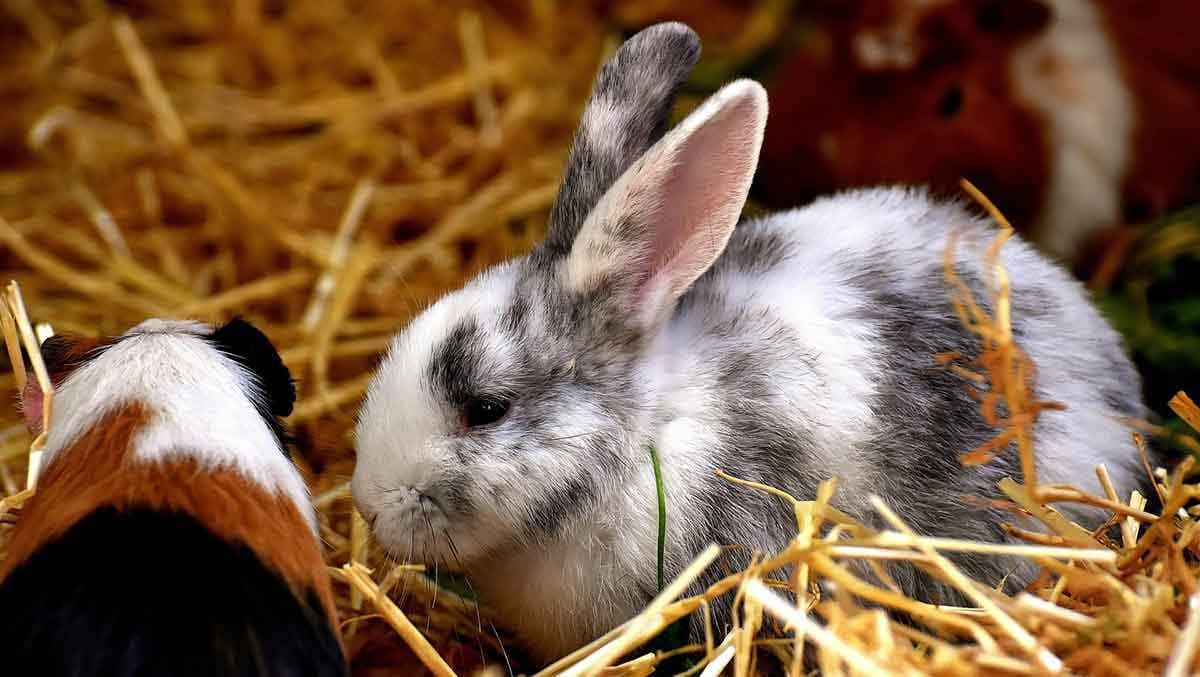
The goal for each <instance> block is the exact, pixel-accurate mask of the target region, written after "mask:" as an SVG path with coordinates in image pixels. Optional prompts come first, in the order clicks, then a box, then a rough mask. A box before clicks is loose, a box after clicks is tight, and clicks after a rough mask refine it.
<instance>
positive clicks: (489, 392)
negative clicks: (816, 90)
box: [353, 24, 1145, 659]
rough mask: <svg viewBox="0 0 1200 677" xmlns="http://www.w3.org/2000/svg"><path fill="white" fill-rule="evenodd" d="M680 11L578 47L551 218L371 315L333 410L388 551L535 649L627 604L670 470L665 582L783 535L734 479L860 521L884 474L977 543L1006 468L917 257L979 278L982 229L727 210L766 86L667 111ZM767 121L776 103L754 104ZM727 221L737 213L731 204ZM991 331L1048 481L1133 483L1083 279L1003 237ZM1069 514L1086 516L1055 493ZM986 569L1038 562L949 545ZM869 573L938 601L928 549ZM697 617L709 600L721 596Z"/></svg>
mask: <svg viewBox="0 0 1200 677" xmlns="http://www.w3.org/2000/svg"><path fill="white" fill-rule="evenodd" d="M698 53H699V41H698V39H697V38H696V36H695V34H694V33H693V32H692V31H691V30H690V29H688V28H687V27H686V26H683V25H681V24H660V25H656V26H653V27H650V28H647V29H646V30H644V31H642V32H641V33H639V34H637V35H636V36H635V37H633V38H632V39H630V40H629V41H628V42H626V43H625V44H624V45H623V46H622V47H621V48H620V49H619V50H618V51H617V52H616V54H615V55H614V56H613V58H612V59H611V60H610V61H609V62H608V63H607V64H606V65H605V66H604V68H603V69H602V71H601V72H600V74H599V76H598V78H597V80H596V83H595V86H594V89H593V91H592V95H591V98H590V100H589V103H588V106H587V108H586V110H585V111H584V113H583V118H582V121H581V123H580V127H579V130H578V133H577V136H576V138H575V143H574V147H573V149H572V152H571V154H570V157H569V160H568V165H567V169H566V175H565V178H564V181H563V185H562V188H561V190H560V192H559V195H558V199H557V202H556V204H555V205H554V209H553V211H552V214H551V218H550V225H549V232H548V234H547V236H546V239H545V241H544V242H542V243H541V244H540V245H539V246H538V247H536V248H535V250H534V251H533V252H532V253H530V254H529V255H528V256H525V257H523V258H519V259H516V260H513V261H509V262H507V263H504V264H502V265H499V266H496V267H494V268H492V269H490V270H488V271H486V272H484V273H483V274H481V275H480V276H479V277H478V278H476V279H475V280H473V281H472V282H471V283H469V284H468V285H467V286H466V287H465V288H463V289H461V290H459V291H456V292H454V293H451V294H448V295H447V296H445V297H444V298H442V299H441V300H439V301H438V302H436V303H435V304H433V305H432V306H431V307H430V308H428V309H427V310H425V311H424V312H423V313H422V314H420V315H419V316H418V317H416V318H415V319H414V320H413V321H412V323H411V324H410V325H409V326H408V327H407V328H405V329H404V330H403V331H402V332H401V333H400V334H399V335H398V336H397V337H396V339H395V341H394V343H393V344H392V346H391V348H390V350H389V351H388V354H387V356H386V358H385V360H384V362H383V364H382V366H381V367H380V369H379V372H378V375H377V376H376V378H375V380H374V381H373V383H372V384H371V386H370V388H369V393H368V397H367V399H366V402H365V404H364V407H363V409H362V411H361V413H360V416H359V422H358V428H357V439H358V442H357V445H358V467H357V469H356V471H355V475H354V481H353V492H354V496H355V499H356V501H357V504H358V506H359V508H360V510H361V511H362V513H363V514H364V515H365V516H366V517H367V519H368V520H369V521H370V523H371V524H372V525H373V529H374V534H375V536H376V537H377V539H378V540H379V542H380V543H381V544H382V545H383V546H384V547H386V548H387V549H388V550H389V551H390V552H391V553H392V554H393V555H394V556H396V557H398V558H405V559H412V560H419V561H425V562H428V563H441V565H442V566H443V567H456V568H459V567H460V568H462V569H463V570H465V572H466V573H467V575H468V576H469V578H470V580H471V581H472V583H473V584H474V586H475V588H476V590H477V591H478V592H479V594H480V597H481V598H482V599H483V600H484V601H485V602H486V603H487V604H489V605H491V606H492V607H494V608H496V609H497V610H498V611H499V612H501V618H503V619H505V620H506V621H507V622H508V623H509V624H510V625H511V626H512V627H511V629H512V630H513V631H515V633H516V634H517V635H518V637H519V638H520V639H521V640H522V641H523V642H525V643H526V644H527V645H528V648H530V649H531V650H532V651H533V652H534V654H535V655H537V656H538V657H540V658H543V659H551V658H554V657H557V656H558V655H561V654H563V653H565V652H567V651H568V650H571V649H573V648H575V647H578V646H579V645H581V644H583V643H585V642H587V641H588V640H590V639H592V638H594V637H596V636H598V635H600V634H602V633H603V632H605V631H606V630H608V629H610V628H611V627H613V626H615V625H617V624H619V623H621V622H622V621H624V620H626V619H627V618H629V617H631V616H633V615H634V614H636V613H637V612H638V611H639V610H640V609H641V608H642V607H643V606H644V604H645V603H646V602H647V601H648V600H649V599H650V598H651V597H652V596H653V595H654V594H655V592H656V546H657V503H656V493H655V482H654V474H653V469H652V464H651V457H650V453H649V451H648V449H649V447H650V446H651V445H653V447H654V448H655V449H656V450H657V453H658V454H659V456H660V458H661V465H662V472H663V476H664V484H665V488H666V499H667V515H668V522H669V526H668V534H667V539H666V549H667V550H666V566H667V575H668V577H670V576H672V575H673V574H675V573H677V572H678V571H679V570H680V569H681V568H682V567H683V566H685V565H686V564H687V563H688V562H690V561H691V560H692V558H693V557H694V556H695V555H696V554H697V553H698V552H699V551H700V550H701V549H703V548H704V547H705V546H706V545H707V544H708V543H710V542H712V543H718V544H723V545H733V544H736V545H738V546H743V547H740V548H734V549H730V550H729V551H728V553H727V554H726V557H727V558H729V561H728V562H727V564H728V565H729V566H727V567H713V570H712V571H711V572H710V574H708V576H707V577H706V578H705V579H703V580H702V581H700V582H699V583H698V584H697V585H704V584H707V583H711V582H712V581H714V580H716V578H717V577H719V576H720V575H721V573H722V571H721V569H722V568H724V569H726V570H729V569H730V568H732V567H737V566H740V565H741V564H744V563H745V562H746V561H747V560H748V559H749V557H750V554H751V553H752V552H753V551H754V550H760V551H765V552H767V553H771V552H776V551H779V550H781V549H782V548H784V547H785V546H786V545H787V543H788V542H789V540H790V539H791V538H792V537H793V536H794V535H795V525H794V520H793V516H792V512H791V510H790V508H789V507H788V506H786V505H784V504H783V503H782V502H781V501H780V500H779V499H778V498H774V497H771V496H769V495H767V494H765V493H761V492H757V491H754V490H750V489H746V488H743V487H740V486H736V485H734V484H731V483H729V482H727V481H725V480H723V479H720V478H718V477H717V476H716V475H715V474H714V471H716V470H718V469H721V470H724V471H726V472H728V473H730V474H732V475H734V476H737V477H740V478H744V479H747V480H753V481H756V482H762V483H765V484H768V485H772V486H775V487H778V488H781V489H784V490H786V491H788V492H790V493H791V494H793V495H794V496H796V497H798V498H801V499H812V498H813V497H814V493H815V489H816V487H817V484H818V483H819V482H821V481H822V480H825V479H827V478H830V477H834V476H836V477H837V478H839V480H840V485H839V486H840V488H839V490H838V492H837V496H836V504H837V505H838V506H839V507H840V508H841V509H842V510H844V511H846V512H848V513H850V514H852V515H854V516H856V517H857V518H859V519H862V520H864V521H866V522H868V523H870V524H875V525H881V524H880V522H879V521H878V518H877V517H876V516H875V515H874V513H873V511H872V510H871V508H870V505H869V503H868V500H867V499H868V497H869V496H870V495H872V494H876V495H879V496H880V497H882V498H883V500H884V501H885V502H887V503H888V504H889V505H890V506H892V507H893V508H894V509H895V510H896V511H898V512H899V513H900V514H901V515H902V516H903V517H904V518H905V519H906V520H907V521H908V522H909V523H910V524H911V525H914V527H915V528H918V529H920V530H922V531H924V532H927V533H929V534H934V535H940V536H950V537H961V538H969V539H987V540H1002V539H1003V535H1002V534H1001V532H1000V529H999V527H998V524H999V522H1000V521H1002V520H1012V519H1013V516H1012V514H1011V513H1008V512H1005V511H1003V510H1001V509H999V508H995V507H989V506H990V505H992V504H989V503H988V502H986V501H979V500H975V501H972V500H970V499H969V498H967V497H985V498H992V497H996V496H998V495H999V494H998V491H997V489H996V482H997V481H998V480H999V479H1000V478H1002V477H1005V476H1012V477H1014V478H1017V479H1020V469H1019V462H1018V460H1017V459H1016V455H1015V454H1014V453H1011V452H1009V453H1006V454H1003V455H1001V456H1000V457H999V458H998V459H997V460H995V461H993V462H992V463H989V464H987V465H982V466H972V467H967V466H964V465H962V464H961V463H960V461H959V456H960V455H961V454H962V453H964V452H966V451H969V450H971V449H973V448H975V447H976V446H978V445H980V444H982V443H983V442H985V441H986V440H988V439H990V438H991V437H992V436H993V435H995V434H996V433H997V431H996V430H994V429H992V428H990V427H989V426H988V425H987V424H986V423H985V422H984V421H983V420H982V418H981V415H980V413H979V402H978V400H977V399H975V398H973V397H972V395H971V393H970V392H969V391H970V388H968V387H967V384H966V383H965V382H964V381H963V380H962V379H961V378H959V377H957V376H955V375H953V374H951V373H949V372H948V371H947V370H946V369H945V368H944V367H942V366H939V365H938V364H937V363H936V362H935V355H936V354H938V353H944V352H948V351H957V352H959V353H961V354H963V355H965V356H974V355H977V354H978V353H979V350H980V346H979V342H978V340H977V339H976V338H975V337H974V335H972V334H971V333H970V332H968V331H967V330H966V329H964V328H963V327H962V326H961V324H960V323H959V321H958V319H957V318H956V316H955V314H954V311H953V308H952V306H951V302H950V290H949V288H948V286H947V284H946V283H945V280H944V277H943V268H942V261H943V255H944V252H945V249H946V246H947V236H948V234H949V233H950V232H951V231H952V230H954V229H958V230H959V231H960V233H961V237H960V243H959V247H958V250H959V251H958V254H957V265H958V270H959V273H960V275H961V276H962V277H963V279H964V280H966V281H967V282H968V283H969V284H970V285H971V286H972V287H973V288H975V289H977V290H983V289H984V280H985V279H986V275H987V273H986V272H985V264H984V260H983V252H984V249H985V248H986V246H987V245H988V244H989V243H990V242H991V240H992V238H993V237H994V236H995V234H996V233H995V231H994V229H993V228H992V226H991V225H990V224H989V223H988V222H986V221H985V220H984V219H982V218H981V217H979V216H977V215H975V214H973V213H971V212H969V211H968V210H967V209H965V208H964V207H963V206H961V205H959V204H954V203H943V202H937V201H934V200H932V199H931V198H930V197H928V196H927V195H926V194H925V193H923V192H921V191H917V190H911V189H902V188H887V189H877V190H860V191H854V192H848V193H843V194H840V195H835V196H833V197H829V198H825V199H821V200H818V201H816V202H815V203H813V204H811V205H809V206H807V207H804V208H802V209H798V210H795V211H790V212H784V213H781V214H776V215H774V216H770V217H767V218H763V219H756V220H751V221H747V222H744V223H742V224H741V225H737V223H738V219H739V215H740V212H741V210H742V208H743V205H744V202H745V200H746V195H747V191H748V190H749V187H750V184H751V179H752V177H753V174H754V169H755V165H756V162H757V159H758V152H759V145H760V142H761V140H762V134H763V127H764V125H765V123H766V119H767V100H766V94H765V93H764V91H763V89H762V88H761V87H760V86H759V85H758V84H756V83H754V82H751V81H747V80H740V81H736V82H733V83H732V84H729V85H727V86H726V87H724V88H723V89H721V90H720V91H719V92H717V93H716V94H714V95H713V96H712V97H711V98H709V99H708V100H707V101H705V102H704V103H703V104H702V105H701V106H699V108H698V109H696V110H695V112H693V113H692V114H691V115H689V116H688V117H687V118H686V119H685V120H684V121H683V122H681V123H680V124H679V125H678V126H677V127H675V128H674V129H672V130H670V131H669V132H666V133H665V134H664V131H665V127H666V118H667V115H668V111H669V108H670V105H671V102H672V98H673V96H674V92H675V90H676V88H677V87H678V86H679V84H680V83H681V82H682V81H683V80H684V79H685V78H686V77H687V75H688V73H689V71H690V70H691V68H692V66H693V65H694V63H695V61H696V59H697V56H698ZM775 123H776V124H787V121H786V120H777V121H776V122H775ZM735 226H736V227H735ZM1002 259H1003V263H1004V264H1005V265H1006V266H1007V268H1008V270H1009V272H1010V274H1011V277H1012V280H1013V283H1012V284H1013V290H1012V300H1013V320H1012V321H1013V331H1014V334H1015V336H1016V337H1017V340H1018V341H1019V343H1020V345H1021V346H1022V347H1023V348H1024V349H1025V350H1026V351H1027V352H1028V354H1029V355H1030V356H1031V357H1032V358H1033V359H1034V360H1035V361H1036V363H1037V366H1038V369H1039V371H1038V374H1037V395H1038V397H1039V398H1040V399H1043V400H1051V401H1055V402H1059V403H1062V404H1064V405H1066V407H1067V408H1066V410H1065V411H1050V412H1047V413H1044V414H1043V415H1042V417H1041V419H1040V421H1039V423H1038V426H1037V429H1036V441H1037V448H1038V459H1039V472H1040V473H1041V478H1042V479H1043V480H1044V481H1050V482H1072V483H1075V484H1077V485H1080V486H1082V487H1084V488H1088V489H1093V490H1096V491H1099V489H1098V487H1096V481H1095V478H1094V473H1093V468H1094V466H1095V465H1096V464H1098V463H1101V462H1103V463H1106V464H1107V465H1108V468H1109V470H1110V471H1111V472H1112V475H1113V479H1114V481H1115V483H1116V485H1117V488H1118V489H1119V490H1120V491H1121V492H1128V491H1129V490H1131V489H1133V488H1135V486H1138V485H1139V484H1140V483H1141V481H1142V480H1141V479H1140V478H1141V477H1142V475H1143V474H1144V473H1141V472H1140V470H1139V467H1140V466H1139V465H1138V462H1137V452H1136V449H1135V448H1134V446H1133V445H1132V442H1131V440H1130V436H1129V434H1128V431H1127V430H1125V429H1124V428H1123V426H1122V424H1121V423H1120V422H1119V418H1120V417H1128V416H1143V415H1144V414H1145V409H1144V406H1143V404H1142V401H1141V399H1140V394H1139V392H1140V384H1139V378H1138V375H1137V373H1136V372H1135V370H1134V368H1133V367H1132V366H1131V364H1130V362H1129V360H1128V359H1127V358H1126V355H1125V353H1124V351H1123V349H1122V345H1121V341H1120V339H1119V337H1118V335H1117V334H1116V333H1115V332H1114V331H1113V330H1112V329H1111V328H1110V327H1109V326H1108V325H1107V324H1106V323H1105V321H1104V320H1103V319H1102V318H1101V316H1100V315H1099V313H1097V311H1096V310H1095V309H1094V308H1093V307H1092V306H1091V305H1090V304H1089V301H1088V298H1087V295H1086V293H1085V291H1084V289H1083V288H1082V287H1081V286H1080V285H1079V284H1078V283H1076V282H1075V281H1074V280H1073V279H1072V278H1071V277H1069V276H1068V275H1067V274H1066V273H1065V272H1064V271H1063V270H1060V269H1059V268H1058V267H1056V266H1055V265H1053V264H1051V263H1049V262H1047V260H1046V259H1044V258H1043V257H1042V256H1040V255H1039V254H1037V253H1036V252H1035V251H1034V250H1033V249H1032V248H1031V247H1029V246H1028V245H1027V244H1026V243H1024V242H1022V241H1019V240H1016V239H1014V240H1012V241H1010V242H1008V244H1006V245H1005V246H1004V248H1003V252H1002ZM1076 514H1079V515H1080V516H1081V518H1086V517H1087V516H1086V515H1083V514H1082V513H1076ZM956 561H957V562H958V563H959V564H960V565H961V566H962V567H964V569H965V570H966V572H967V573H968V574H970V575H971V576H972V577H974V578H975V579H976V580H978V581H980V582H983V583H985V584H989V585H993V584H997V583H998V582H1000V581H1001V580H1002V579H1003V578H1004V577H1005V576H1008V578H1007V586H1008V588H1009V589H1014V588H1018V587H1020V586H1022V585H1024V584H1026V583H1027V582H1028V581H1029V579H1030V577H1031V576H1032V573H1033V570H1032V568H1031V567H1030V566H1029V565H1022V564H1020V563H1019V562H1018V561H1017V560H1003V559H1000V558H996V557H977V556H960V557H957V558H956ZM890 573H891V574H892V576H893V577H894V578H895V579H896V580H897V582H898V583H899V584H900V585H901V586H902V587H903V588H904V590H905V591H906V592H908V593H909V594H911V595H914V596H916V597H918V598H921V599H926V600H933V601H937V600H942V601H953V600H958V599H961V598H959V597H957V596H956V595H955V593H954V591H952V590H950V589H949V588H948V587H947V586H944V585H942V584H940V583H938V582H937V581H935V580H933V579H932V578H930V577H928V576H926V575H925V574H922V573H919V572H917V571H916V570H915V569H913V568H911V567H905V566H901V565H895V567H894V568H893V569H892V570H891V571H890ZM716 612H717V621H718V623H719V622H722V621H723V620H727V619H728V618H729V609H728V607H727V606H726V607H724V608H720V609H716Z"/></svg>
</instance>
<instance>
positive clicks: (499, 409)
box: [463, 397, 510, 428]
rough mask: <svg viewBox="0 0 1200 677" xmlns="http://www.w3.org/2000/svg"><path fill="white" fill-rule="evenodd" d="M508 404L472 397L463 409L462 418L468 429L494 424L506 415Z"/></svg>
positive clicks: (499, 400) (493, 399) (487, 398)
mask: <svg viewBox="0 0 1200 677" xmlns="http://www.w3.org/2000/svg"><path fill="white" fill-rule="evenodd" d="M509 404H510V402H509V401H508V400H502V399H499V398H496V397H472V398H471V399H469V400H467V404H466V406H465V407H463V417H464V418H465V419H466V423H467V426H468V427H471V428H474V427H475V426H480V425H487V424H489V423H495V422H496V421H499V420H500V419H502V418H504V415H505V414H507V413H508V407H509Z"/></svg>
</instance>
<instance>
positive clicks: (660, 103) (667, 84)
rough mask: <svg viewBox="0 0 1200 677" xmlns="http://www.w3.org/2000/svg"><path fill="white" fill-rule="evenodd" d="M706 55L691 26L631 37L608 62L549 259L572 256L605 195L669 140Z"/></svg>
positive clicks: (561, 200) (571, 165)
mask: <svg viewBox="0 0 1200 677" xmlns="http://www.w3.org/2000/svg"><path fill="white" fill-rule="evenodd" d="M699 56H700V39H699V38H698V37H696V34H695V33H694V32H693V31H692V29H690V28H688V27H687V26H685V25H684V24H681V23H661V24H656V25H654V26H651V27H649V28H646V29H644V30H642V31H641V32H639V33H638V34H637V35H635V36H633V37H632V38H630V39H629V40H628V41H626V42H625V44H623V45H621V47H620V49H618V50H617V51H616V53H615V54H613V56H612V58H610V59H609V60H608V62H607V63H605V64H604V67H603V68H602V69H601V70H600V73H599V74H598V75H597V76H596V82H595V84H594V85H593V86H592V94H591V97H590V98H589V99H588V104H587V108H586V109H585V110H584V112H583V117H582V119H581V120H580V122H579V130H578V131H577V132H576V133H575V141H574V144H573V146H572V148H571V155H570V157H569V158H568V159H567V169H566V173H565V175H564V177H563V183H562V187H561V188H560V189H559V191H558V198H557V199H556V200H555V203H554V209H553V210H552V211H551V213H550V226H549V231H548V233H547V235H546V240H545V241H544V242H543V243H542V245H541V247H540V248H539V250H540V253H541V254H542V255H546V256H550V257H552V258H555V257H561V256H566V254H567V252H569V251H570V249H571V243H572V242H573V241H574V240H575V236H576V235H577V234H578V233H579V227H580V225H581V224H582V223H583V221H584V219H585V218H587V215H588V213H589V212H591V211H592V209H593V208H594V207H595V206H596V203H597V202H598V201H599V200H600V196H602V195H604V192H605V191H606V190H608V188H609V187H610V186H611V185H612V184H613V182H614V181H616V180H617V177H619V176H621V173H622V172H624V171H625V170H626V169H628V168H629V166H630V165H631V164H633V162H634V161H635V160H637V159H638V157H640V156H641V155H642V153H644V152H646V149H647V148H649V147H650V146H651V144H653V143H654V142H655V141H657V140H658V139H659V138H660V137H661V136H662V135H663V132H665V131H666V126H667V116H668V114H669V113H670V109H671V103H672V102H673V101H674V98H675V91H676V90H677V89H678V88H679V85H680V84H681V83H683V81H684V80H685V79H687V77H688V74H689V73H691V71H692V67H693V66H695V65H696V59H698V58H699Z"/></svg>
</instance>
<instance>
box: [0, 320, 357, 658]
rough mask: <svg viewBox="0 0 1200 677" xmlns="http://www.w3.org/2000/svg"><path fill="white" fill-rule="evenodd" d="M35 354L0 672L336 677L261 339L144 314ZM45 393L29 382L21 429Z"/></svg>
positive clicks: (336, 647) (304, 501)
mask: <svg viewBox="0 0 1200 677" xmlns="http://www.w3.org/2000/svg"><path fill="white" fill-rule="evenodd" d="M41 353H42V357H43V360H44V362H45V364H46V367H47V371H48V375H49V376H50V378H51V380H52V382H53V384H54V391H55V398H54V400H53V406H52V407H51V409H52V410H51V411H50V412H49V414H50V419H49V420H50V424H49V426H48V430H46V433H47V437H46V447H45V456H44V459H45V463H44V469H43V470H42V472H41V473H40V476H39V479H38V480H37V493H36V494H34V495H33V496H32V497H31V498H30V499H29V500H28V502H26V503H25V505H24V506H23V509H22V513H21V518H20V520H19V521H18V522H17V524H16V526H15V528H14V530H13V532H12V538H11V540H10V541H9V543H8V547H7V550H6V556H5V558H4V559H3V560H2V561H0V609H3V613H0V654H2V655H3V656H4V665H5V669H6V670H7V671H8V672H6V673H5V674H14V675H71V676H73V677H84V676H86V675H105V676H111V675H172V676H174V675H290V676H293V677H299V676H301V675H309V676H312V677H318V676H319V677H342V676H345V675H348V674H349V666H348V665H347V663H346V659H345V654H344V648H343V645H342V641H341V635H340V633H339V632H338V617H337V608H336V605H335V602H334V598H333V590H332V587H331V584H330V580H329V574H328V571H327V569H326V567H325V563H324V560H323V558H322V553H321V542H320V531H319V529H318V523H317V517H316V511H315V510H314V508H313V505H312V502H311V500H310V499H309V493H308V487H307V486H306V485H305V483H304V479H303V477H301V475H300V471H299V470H298V469H297V468H296V466H295V465H294V464H293V463H292V461H291V460H290V458H289V457H288V451H287V440H288V435H287V432H286V430H285V429H284V427H283V424H282V423H281V421H280V419H281V418H282V417H285V416H287V415H288V414H290V413H291V411H292V406H293V403H294V401H295V397H296V393H295V388H294V386H293V384H292V379H291V375H290V374H289V372H288V369H287V367H286V366H285V365H284V363H283V361H282V360H281V359H280V357H279V354H278V353H277V352H276V351H275V348H274V346H272V344H271V342H270V341H269V340H268V339H267V337H266V336H265V335H264V334H263V333H262V332H261V331H259V330H258V329H257V328H256V327H254V326H253V325H251V324H250V323H248V322H245V321H242V320H236V319H235V320H232V321H230V322H228V323H226V324H224V325H221V326H220V327H212V326H208V325H205V324H201V323H199V322H190V321H177V320H163V319H152V320H146V321H145V322H142V323H141V324H139V325H138V326H136V327H134V328H133V329H131V330H129V331H128V332H126V333H125V334H123V335H121V336H119V337H115V338H112V339H104V340H95V339H88V338H83V337H69V336H64V335H56V336H53V337H51V338H48V339H46V341H45V342H43V344H42V346H41ZM49 406H50V403H49V402H47V401H45V400H44V398H43V397H42V392H41V390H40V389H39V388H38V386H37V384H35V383H33V382H32V381H30V383H29V385H28V386H27V387H26V388H25V390H24V393H23V394H22V398H21V407H22V411H23V413H24V415H25V417H26V421H27V422H28V424H29V426H30V430H31V431H32V432H34V433H39V432H42V420H43V419H42V414H43V412H44V410H45V408H46V407H49Z"/></svg>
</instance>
